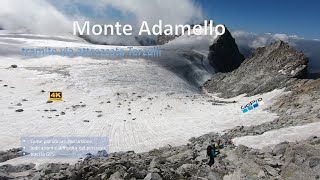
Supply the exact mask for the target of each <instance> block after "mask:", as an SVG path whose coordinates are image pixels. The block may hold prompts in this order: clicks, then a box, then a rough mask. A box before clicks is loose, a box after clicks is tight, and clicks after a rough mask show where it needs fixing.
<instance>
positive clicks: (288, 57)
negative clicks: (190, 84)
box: [204, 41, 308, 97]
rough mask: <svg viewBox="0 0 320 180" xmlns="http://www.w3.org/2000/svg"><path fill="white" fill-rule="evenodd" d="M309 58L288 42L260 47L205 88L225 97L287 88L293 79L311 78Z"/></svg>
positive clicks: (216, 76) (220, 74) (214, 78)
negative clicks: (309, 74)
mask: <svg viewBox="0 0 320 180" xmlns="http://www.w3.org/2000/svg"><path fill="white" fill-rule="evenodd" d="M307 65H308V58H307V57H306V56H305V55H304V54H303V53H301V52H298V51H296V50H295V49H293V48H292V47H290V46H289V45H288V44H287V43H285V42H282V41H279V42H275V43H272V44H270V45H269V46H267V47H263V48H258V49H257V50H256V52H255V53H254V54H253V55H252V56H251V57H249V58H247V59H246V60H245V61H244V62H243V63H242V64H241V66H240V67H239V68H238V69H236V70H234V71H232V72H231V73H218V74H216V75H214V76H213V78H212V79H211V80H209V81H208V82H207V83H206V84H205V85H204V88H205V89H206V90H208V91H209V92H212V93H218V92H222V94H221V95H222V96H223V97H234V96H238V95H240V94H247V95H255V94H260V93H265V92H268V91H271V90H273V89H276V88H283V87H287V86H288V83H289V82H292V81H294V79H293V78H305V77H307V73H308V72H307Z"/></svg>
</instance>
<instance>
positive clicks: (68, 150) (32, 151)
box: [21, 137, 109, 158]
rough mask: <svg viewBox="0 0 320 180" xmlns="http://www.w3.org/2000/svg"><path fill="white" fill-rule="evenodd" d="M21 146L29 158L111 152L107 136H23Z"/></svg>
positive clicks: (78, 155)
mask: <svg viewBox="0 0 320 180" xmlns="http://www.w3.org/2000/svg"><path fill="white" fill-rule="evenodd" d="M21 146H22V148H23V152H24V155H25V156H24V157H28V158H68V157H70V158H71V157H72V158H73V157H77V158H79V157H84V156H86V155H87V154H92V155H94V154H97V153H98V152H99V154H101V152H103V153H102V154H104V155H105V154H106V153H107V152H109V151H108V146H109V140H108V138H107V137H21Z"/></svg>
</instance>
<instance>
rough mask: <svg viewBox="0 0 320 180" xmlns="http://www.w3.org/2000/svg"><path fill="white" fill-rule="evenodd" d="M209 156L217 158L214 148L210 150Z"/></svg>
mask: <svg viewBox="0 0 320 180" xmlns="http://www.w3.org/2000/svg"><path fill="white" fill-rule="evenodd" d="M211 155H212V157H217V155H218V153H217V151H216V148H212V149H211Z"/></svg>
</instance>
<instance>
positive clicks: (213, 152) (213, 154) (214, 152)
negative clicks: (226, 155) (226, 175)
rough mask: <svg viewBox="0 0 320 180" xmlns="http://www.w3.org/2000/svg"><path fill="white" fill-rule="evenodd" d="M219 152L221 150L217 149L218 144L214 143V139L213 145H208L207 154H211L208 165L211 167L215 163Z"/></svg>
mask: <svg viewBox="0 0 320 180" xmlns="http://www.w3.org/2000/svg"><path fill="white" fill-rule="evenodd" d="M219 153H220V152H219V151H218V150H217V148H216V145H215V144H214V141H212V145H209V146H208V147H207V155H208V156H209V163H208V165H209V166H210V167H211V166H212V165H213V164H214V158H215V157H217V155H218V154H219Z"/></svg>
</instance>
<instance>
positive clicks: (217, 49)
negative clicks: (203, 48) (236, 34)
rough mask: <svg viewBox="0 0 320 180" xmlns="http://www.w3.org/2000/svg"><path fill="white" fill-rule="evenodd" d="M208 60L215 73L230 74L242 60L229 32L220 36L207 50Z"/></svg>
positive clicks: (242, 57)
mask: <svg viewBox="0 0 320 180" xmlns="http://www.w3.org/2000/svg"><path fill="white" fill-rule="evenodd" d="M209 50H210V51H209V55H208V59H209V62H210V64H211V65H212V66H213V67H214V69H215V70H216V72H231V71H233V70H235V69H237V68H238V67H239V66H240V64H241V63H242V62H243V60H244V56H243V55H242V54H241V53H240V51H239V49H238V46H237V44H236V42H235V40H234V38H233V37H232V35H231V33H230V32H229V30H228V29H227V28H226V32H225V33H224V34H223V35H222V36H220V37H219V38H218V39H217V41H216V42H215V43H214V44H212V45H211V46H210V48H209Z"/></svg>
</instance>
